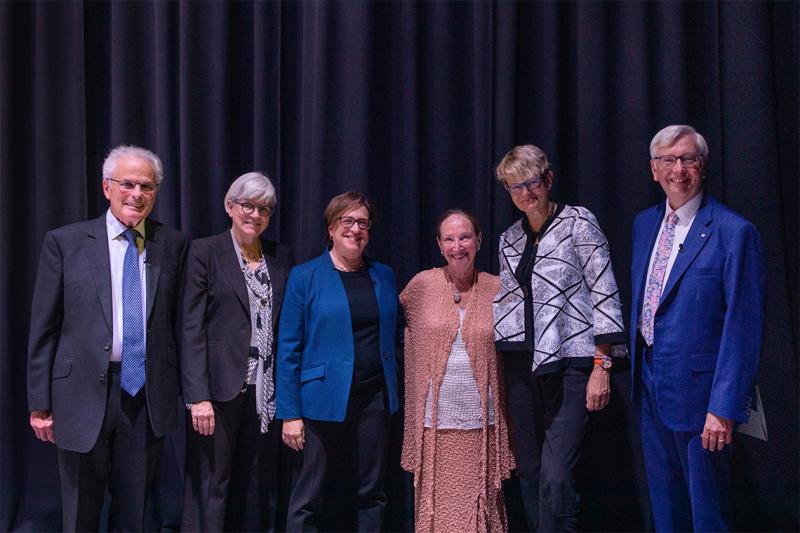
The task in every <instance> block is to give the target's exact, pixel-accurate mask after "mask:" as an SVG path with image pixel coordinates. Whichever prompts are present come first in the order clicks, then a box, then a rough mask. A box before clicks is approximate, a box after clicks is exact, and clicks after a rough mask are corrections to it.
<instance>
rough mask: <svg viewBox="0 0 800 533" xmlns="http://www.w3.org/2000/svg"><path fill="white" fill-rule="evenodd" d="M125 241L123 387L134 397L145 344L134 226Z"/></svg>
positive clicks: (142, 375)
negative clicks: (126, 244) (126, 242)
mask: <svg viewBox="0 0 800 533" xmlns="http://www.w3.org/2000/svg"><path fill="white" fill-rule="evenodd" d="M123 235H124V236H125V238H126V239H127V240H128V249H127V250H125V261H124V262H123V266H122V371H121V372H120V381H121V385H122V389H123V390H124V391H126V392H127V393H128V394H130V395H131V396H136V393H138V392H139V391H140V390H141V388H142V387H143V386H144V378H145V368H144V360H145V344H144V318H143V317H144V312H143V309H142V307H143V306H142V282H141V278H140V276H139V248H138V247H137V246H136V237H137V236H138V235H139V232H137V231H136V230H134V229H128V230H125V233H123Z"/></svg>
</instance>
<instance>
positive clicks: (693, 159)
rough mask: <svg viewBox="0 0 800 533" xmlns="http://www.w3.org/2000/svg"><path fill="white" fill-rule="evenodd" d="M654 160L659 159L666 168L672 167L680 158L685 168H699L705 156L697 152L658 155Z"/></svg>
mask: <svg viewBox="0 0 800 533" xmlns="http://www.w3.org/2000/svg"><path fill="white" fill-rule="evenodd" d="M653 160H654V161H659V162H660V163H661V166H662V167H664V168H672V167H674V166H675V163H677V162H678V160H680V162H681V164H682V165H683V166H684V167H685V168H697V167H698V166H700V163H701V162H702V161H703V156H702V155H700V154H695V153H691V152H689V153H687V154H683V155H678V156H675V155H657V156H655V157H654V158H653Z"/></svg>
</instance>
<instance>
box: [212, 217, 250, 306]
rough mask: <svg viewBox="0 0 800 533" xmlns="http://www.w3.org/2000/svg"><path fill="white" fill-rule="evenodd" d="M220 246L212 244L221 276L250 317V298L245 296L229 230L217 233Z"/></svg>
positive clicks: (245, 288) (244, 288) (245, 291)
mask: <svg viewBox="0 0 800 533" xmlns="http://www.w3.org/2000/svg"><path fill="white" fill-rule="evenodd" d="M219 239H220V243H219V244H220V246H214V253H216V254H217V263H218V264H219V265H220V269H221V270H222V277H224V278H225V280H226V281H227V282H228V284H230V286H231V288H232V289H233V292H234V294H236V297H237V298H238V299H239V303H240V304H242V307H243V308H244V310H245V312H246V313H247V317H248V318H250V300H249V299H248V298H247V286H246V285H245V282H244V276H243V275H242V266H241V264H240V263H239V256H238V255H236V248H234V247H233V237H231V233H230V231H226V232H224V233H221V234H220V235H219Z"/></svg>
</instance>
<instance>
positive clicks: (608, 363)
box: [601, 359, 611, 370]
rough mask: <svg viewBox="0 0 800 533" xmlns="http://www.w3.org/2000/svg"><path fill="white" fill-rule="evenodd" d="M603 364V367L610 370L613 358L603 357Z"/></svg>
mask: <svg viewBox="0 0 800 533" xmlns="http://www.w3.org/2000/svg"><path fill="white" fill-rule="evenodd" d="M601 364H602V365H603V368H605V369H606V370H608V369H609V368H611V359H603V362H602V363H601Z"/></svg>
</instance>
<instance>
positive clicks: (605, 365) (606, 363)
mask: <svg viewBox="0 0 800 533" xmlns="http://www.w3.org/2000/svg"><path fill="white" fill-rule="evenodd" d="M594 364H595V366H600V368H602V369H603V370H611V367H612V366H613V365H614V361H612V360H611V358H610V357H609V356H607V355H605V354H602V353H596V354H594Z"/></svg>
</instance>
